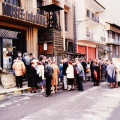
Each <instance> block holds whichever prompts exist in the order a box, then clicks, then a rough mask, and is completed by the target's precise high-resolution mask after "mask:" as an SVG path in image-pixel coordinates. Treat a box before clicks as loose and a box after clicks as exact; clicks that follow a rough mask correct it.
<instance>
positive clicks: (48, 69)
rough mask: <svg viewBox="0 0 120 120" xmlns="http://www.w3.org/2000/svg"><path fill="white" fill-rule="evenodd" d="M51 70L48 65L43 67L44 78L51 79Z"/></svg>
mask: <svg viewBox="0 0 120 120" xmlns="http://www.w3.org/2000/svg"><path fill="white" fill-rule="evenodd" d="M53 72H54V71H53V68H52V66H51V65H50V64H49V63H48V64H46V65H45V77H51V76H52V74H53Z"/></svg>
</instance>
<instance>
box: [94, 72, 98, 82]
mask: <svg viewBox="0 0 120 120" xmlns="http://www.w3.org/2000/svg"><path fill="white" fill-rule="evenodd" d="M94 77H95V79H96V80H97V79H98V78H97V71H96V70H94Z"/></svg>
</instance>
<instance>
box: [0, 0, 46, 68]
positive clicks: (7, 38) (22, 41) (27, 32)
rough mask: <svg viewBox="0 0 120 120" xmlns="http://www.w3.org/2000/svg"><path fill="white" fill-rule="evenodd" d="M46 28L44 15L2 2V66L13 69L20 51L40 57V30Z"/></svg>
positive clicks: (0, 9)
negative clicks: (15, 58) (12, 65)
mask: <svg viewBox="0 0 120 120" xmlns="http://www.w3.org/2000/svg"><path fill="white" fill-rule="evenodd" d="M41 27H42V28H43V27H46V17H45V16H44V15H40V14H37V10H36V13H33V12H29V11H26V10H24V9H23V8H21V7H17V6H14V5H12V4H9V3H7V2H1V0H0V66H1V67H2V68H4V69H11V64H12V61H13V59H14V56H15V55H16V53H17V52H18V51H20V52H21V53H23V52H24V51H27V53H34V54H35V56H36V57H38V31H37V30H38V28H41Z"/></svg>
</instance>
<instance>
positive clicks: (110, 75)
mask: <svg viewBox="0 0 120 120" xmlns="http://www.w3.org/2000/svg"><path fill="white" fill-rule="evenodd" d="M107 80H108V82H109V83H110V88H113V84H114V83H115V82H116V81H115V66H114V65H113V64H112V62H111V61H109V65H108V66H107Z"/></svg>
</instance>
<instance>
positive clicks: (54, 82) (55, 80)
mask: <svg viewBox="0 0 120 120" xmlns="http://www.w3.org/2000/svg"><path fill="white" fill-rule="evenodd" d="M51 66H52V68H53V71H54V72H53V74H52V80H51V85H52V90H53V91H52V92H51V93H55V92H57V85H58V75H59V74H60V71H59V68H58V66H57V65H56V64H55V62H53V63H52V64H51ZM54 86H55V90H54Z"/></svg>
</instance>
